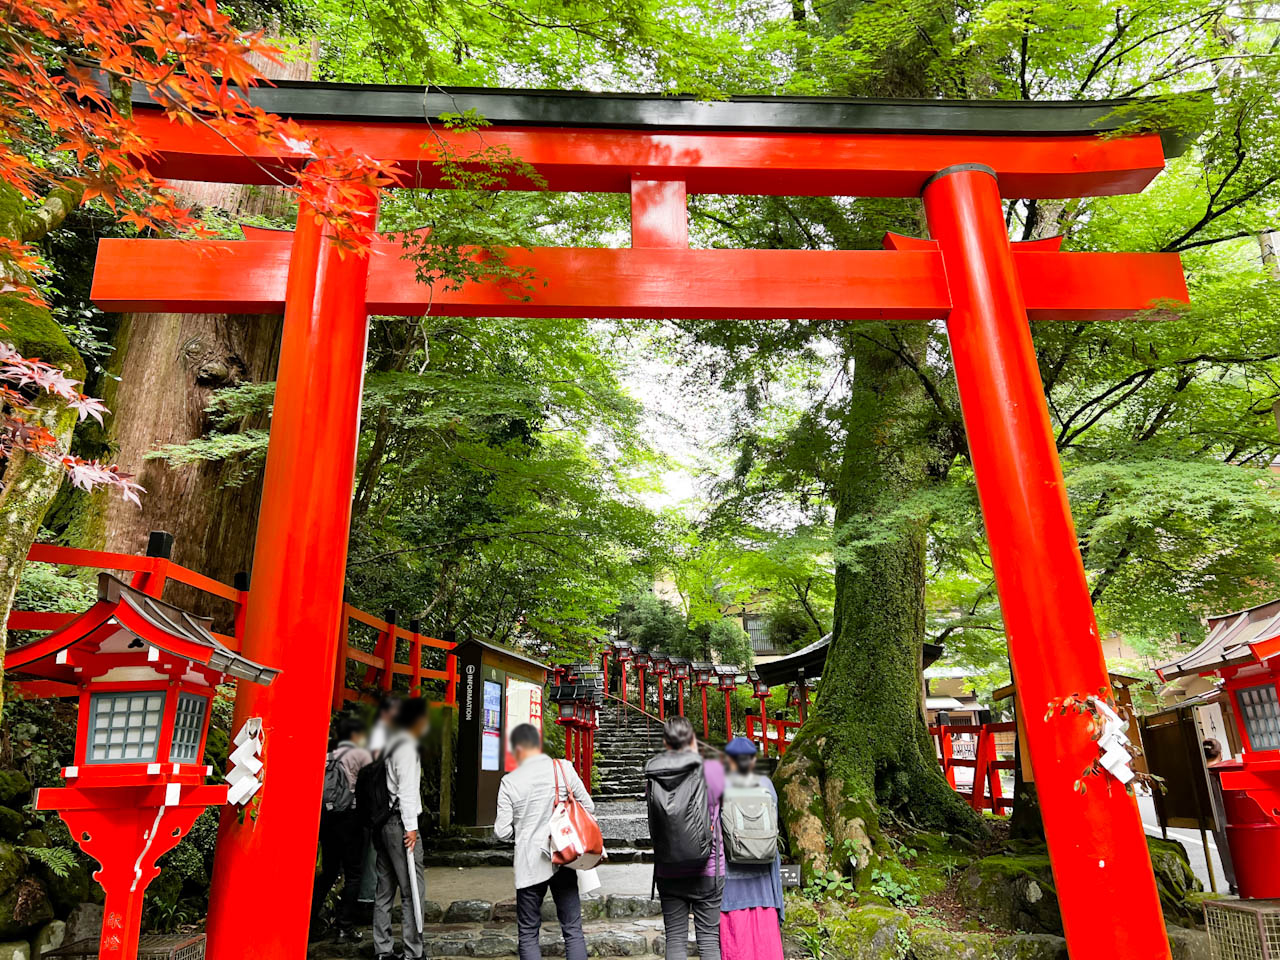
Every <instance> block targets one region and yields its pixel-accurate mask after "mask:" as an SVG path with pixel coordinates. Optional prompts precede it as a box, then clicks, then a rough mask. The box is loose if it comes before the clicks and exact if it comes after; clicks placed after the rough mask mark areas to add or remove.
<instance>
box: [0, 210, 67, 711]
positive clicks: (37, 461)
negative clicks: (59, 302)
mask: <svg viewBox="0 0 1280 960" xmlns="http://www.w3.org/2000/svg"><path fill="white" fill-rule="evenodd" d="M83 195H84V190H83V188H82V187H74V186H72V187H66V186H64V187H58V188H55V189H54V190H52V191H51V192H50V194H49V196H48V197H46V198H45V201H44V202H43V203H42V204H41V205H40V207H39V208H37V209H36V210H35V211H34V212H29V211H28V210H27V204H26V202H25V200H24V198H23V197H22V196H20V195H19V194H18V192H17V191H16V190H14V189H13V188H12V187H9V186H7V185H0V236H4V237H7V238H9V239H11V240H17V241H19V242H23V243H34V242H35V241H38V240H40V239H42V238H43V237H44V236H45V235H46V234H47V233H48V232H49V231H50V230H52V229H54V228H56V227H57V226H58V225H59V224H60V223H61V222H62V221H63V220H64V219H65V218H66V216H67V214H68V213H69V212H70V211H71V210H73V209H75V207H76V206H78V205H79V203H80V200H81V198H82V197H83ZM5 281H16V282H17V283H20V284H25V285H27V286H29V287H32V288H34V286H35V284H34V282H33V280H32V278H31V277H30V276H28V275H26V274H25V273H24V272H23V271H22V270H20V269H19V268H18V267H17V266H16V265H15V264H12V263H6V262H3V261H0V287H3V286H5V283H4V282H5ZM0 324H2V325H3V329H0V339H3V340H5V341H6V342H8V343H11V344H12V345H13V346H14V348H15V349H17V351H18V352H19V353H20V354H22V355H23V356H24V357H33V358H35V357H38V358H39V359H41V360H44V361H45V362H46V363H51V364H54V365H55V366H58V367H60V368H61V369H62V370H63V371H64V372H65V373H66V374H67V375H68V376H69V377H72V378H74V379H76V380H80V381H83V380H84V375H85V367H84V361H83V360H82V359H81V358H80V354H79V353H77V352H76V350H75V348H74V347H73V346H72V345H71V342H70V341H69V340H68V339H67V336H66V334H65V333H63V331H62V328H61V327H59V326H58V322H57V321H56V320H55V319H54V317H53V314H52V313H50V311H49V309H48V308H47V307H44V306H41V305H37V304H34V303H30V302H28V301H27V300H25V299H23V298H22V297H20V296H17V295H15V294H13V293H8V294H4V295H0ZM31 409H32V412H31V414H30V415H29V416H28V422H29V423H30V424H31V425H32V426H33V427H34V426H44V427H46V428H47V429H48V430H49V432H50V433H52V434H53V435H54V436H55V437H56V438H57V443H56V449H55V450H53V451H51V452H53V453H66V452H67V450H68V449H69V448H70V446H71V434H72V433H73V432H74V430H75V426H76V420H77V415H76V412H75V411H74V410H72V409H70V408H69V407H68V406H67V405H66V404H65V403H64V402H63V401H62V400H61V399H60V398H58V397H54V396H52V395H50V394H40V395H37V396H36V398H35V399H34V401H33V402H32V405H31ZM61 484H62V469H61V467H59V466H58V465H57V464H54V463H49V462H48V461H47V460H45V459H42V458H41V457H37V456H32V455H31V454H28V453H26V452H25V451H23V450H16V451H14V453H13V455H12V456H10V457H9V458H8V459H7V460H5V461H4V462H3V478H2V479H0V680H3V677H4V652H5V648H6V647H7V645H8V642H9V630H8V623H9V611H10V610H11V609H12V607H13V598H14V594H15V593H16V591H17V589H18V581H19V580H20V579H21V577H22V568H23V567H24V566H26V562H27V552H28V551H29V550H30V549H31V544H32V543H34V542H35V539H36V536H37V535H38V534H39V532H40V525H41V523H43V522H44V518H45V514H46V513H48V511H49V507H50V505H51V504H52V503H53V499H54V496H55V495H56V494H57V492H58V487H59V486H61ZM3 705H4V692H3V685H2V684H0V707H3Z"/></svg>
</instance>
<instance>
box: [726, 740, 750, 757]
mask: <svg viewBox="0 0 1280 960" xmlns="http://www.w3.org/2000/svg"><path fill="white" fill-rule="evenodd" d="M724 752H725V753H727V754H728V755H729V756H731V757H751V756H754V755H755V752H756V745H755V743H754V742H753V741H751V740H748V739H747V738H746V737H734V738H733V739H732V740H730V741H729V742H728V743H726V744H725V745H724Z"/></svg>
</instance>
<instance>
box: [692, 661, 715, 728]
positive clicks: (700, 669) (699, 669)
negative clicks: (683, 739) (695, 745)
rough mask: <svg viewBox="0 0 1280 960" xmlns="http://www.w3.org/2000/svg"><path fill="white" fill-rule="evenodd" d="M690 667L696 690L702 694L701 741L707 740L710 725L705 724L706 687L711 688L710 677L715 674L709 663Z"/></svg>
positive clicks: (695, 664)
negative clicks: (696, 685)
mask: <svg viewBox="0 0 1280 960" xmlns="http://www.w3.org/2000/svg"><path fill="white" fill-rule="evenodd" d="M691 666H692V669H693V675H694V677H695V678H696V682H697V684H698V690H699V691H700V692H701V693H702V739H703V740H709V739H711V724H710V723H708V722H707V687H709V686H711V683H712V680H711V675H712V674H713V673H714V672H715V667H714V666H713V665H712V664H710V663H694V664H692V665H691Z"/></svg>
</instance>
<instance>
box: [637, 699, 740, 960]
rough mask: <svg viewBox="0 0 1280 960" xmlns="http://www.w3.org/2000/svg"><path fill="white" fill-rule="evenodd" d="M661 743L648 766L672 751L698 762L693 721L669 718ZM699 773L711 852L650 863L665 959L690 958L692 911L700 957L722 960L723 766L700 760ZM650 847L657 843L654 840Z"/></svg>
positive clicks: (709, 959)
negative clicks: (659, 752)
mask: <svg viewBox="0 0 1280 960" xmlns="http://www.w3.org/2000/svg"><path fill="white" fill-rule="evenodd" d="M662 742H663V744H664V745H665V746H666V748H667V754H666V755H660V756H659V758H654V760H651V761H650V768H652V766H653V765H654V763H655V762H656V761H657V760H659V759H660V758H661V757H664V756H665V757H670V755H671V754H686V755H687V754H692V755H693V759H695V760H696V761H697V762H701V758H699V757H698V741H697V740H696V739H695V737H694V734H693V724H691V723H690V722H689V721H688V720H687V719H685V718H684V717H672V718H671V719H670V720H668V721H667V722H666V724H664V725H663V728H662ZM701 775H702V776H703V777H705V779H706V788H707V809H708V812H709V814H710V820H711V837H712V842H711V856H709V857H707V858H706V859H705V860H696V861H686V862H680V863H662V862H657V863H655V864H654V865H653V875H654V884H655V885H656V887H657V889H658V898H659V900H660V901H661V902H662V922H663V926H664V927H665V928H666V943H667V960H688V955H689V916H690V914H692V915H693V928H694V935H695V938H696V939H697V942H698V954H699V956H700V957H701V960H720V894H721V890H722V887H723V885H724V844H723V843H722V842H721V839H720V801H721V799H722V798H723V797H724V766H723V765H722V764H720V763H719V762H718V761H715V760H713V761H711V762H710V763H705V764H702V772H701ZM654 846H655V848H657V847H658V846H659V844H658V842H657V838H655V844H654Z"/></svg>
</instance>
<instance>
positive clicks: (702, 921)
mask: <svg viewBox="0 0 1280 960" xmlns="http://www.w3.org/2000/svg"><path fill="white" fill-rule="evenodd" d="M656 884H657V887H658V898H659V900H660V901H661V902H662V924H663V926H664V927H665V928H666V937H667V960H687V958H688V956H689V917H690V916H692V917H693V933H694V938H695V939H696V940H697V942H698V956H699V957H700V958H701V960H720V900H721V898H722V897H723V895H724V877H658V878H657V880H656Z"/></svg>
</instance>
